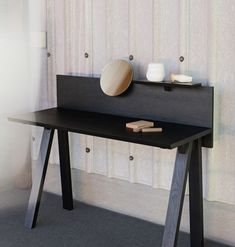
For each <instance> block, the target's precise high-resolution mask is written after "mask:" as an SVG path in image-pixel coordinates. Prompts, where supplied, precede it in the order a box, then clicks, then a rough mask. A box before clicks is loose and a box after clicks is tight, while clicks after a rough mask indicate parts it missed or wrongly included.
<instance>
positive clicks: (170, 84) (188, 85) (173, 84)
mask: <svg viewBox="0 0 235 247" xmlns="http://www.w3.org/2000/svg"><path fill="white" fill-rule="evenodd" d="M133 83H136V84H143V85H150V86H162V87H164V89H165V90H166V91H171V90H172V88H174V87H180V88H196V87H201V86H202V84H201V83H199V82H190V83H181V82H171V81H163V82H152V81H148V80H137V81H133Z"/></svg>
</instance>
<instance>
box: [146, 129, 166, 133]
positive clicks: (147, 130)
mask: <svg viewBox="0 0 235 247" xmlns="http://www.w3.org/2000/svg"><path fill="white" fill-rule="evenodd" d="M141 131H142V132H145V133H147V132H149V133H150V132H158V133H159V132H162V128H144V129H141Z"/></svg>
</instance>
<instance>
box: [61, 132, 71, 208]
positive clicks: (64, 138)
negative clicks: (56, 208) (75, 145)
mask: <svg viewBox="0 0 235 247" xmlns="http://www.w3.org/2000/svg"><path fill="white" fill-rule="evenodd" d="M58 143H59V156H60V176H61V187H62V198H63V208H64V209H67V210H72V209H73V193H72V182H71V169H70V158H69V140H68V131H64V130H58Z"/></svg>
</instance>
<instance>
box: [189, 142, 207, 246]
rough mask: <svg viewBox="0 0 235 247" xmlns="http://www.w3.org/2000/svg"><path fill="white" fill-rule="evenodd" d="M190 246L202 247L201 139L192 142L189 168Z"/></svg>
mask: <svg viewBox="0 0 235 247" xmlns="http://www.w3.org/2000/svg"><path fill="white" fill-rule="evenodd" d="M189 206H190V237H191V247H203V246H204V236H203V191H202V147H201V139H198V140H196V141H195V142H194V145H193V150H192V157H191V163H190V169H189Z"/></svg>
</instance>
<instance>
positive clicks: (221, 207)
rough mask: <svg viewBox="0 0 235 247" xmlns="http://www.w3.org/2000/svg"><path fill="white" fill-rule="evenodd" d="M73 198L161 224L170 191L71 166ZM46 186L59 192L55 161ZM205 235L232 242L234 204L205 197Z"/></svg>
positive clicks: (184, 216)
mask: <svg viewBox="0 0 235 247" xmlns="http://www.w3.org/2000/svg"><path fill="white" fill-rule="evenodd" d="M72 177H73V194H74V198H75V199H77V200H80V201H83V202H85V203H88V204H92V205H95V206H99V207H102V208H106V209H109V210H113V211H116V212H119V213H123V214H127V215H131V216H134V217H137V218H141V219H145V220H148V221H151V222H154V223H158V224H164V222H165V215H166V206H167V203H168V196H169V191H166V190H161V189H154V188H152V187H150V186H145V185H141V184H133V183H129V182H127V181H123V180H119V179H110V178H107V177H105V176H102V175H97V174H88V173H86V172H84V171H80V170H77V169H73V170H72ZM45 190H46V191H48V192H52V193H55V194H61V185H60V174H59V167H58V166H57V165H50V166H49V170H48V174H47V177H46V184H45ZM188 205H189V200H188V196H186V197H185V202H184V209H183V213H182V221H181V230H182V231H186V232H189V207H188ZM204 222H205V223H204V224H205V236H206V237H207V238H209V239H212V240H214V241H217V242H222V243H224V244H229V245H233V246H235V234H234V229H235V206H233V205H228V204H224V203H218V202H208V201H204Z"/></svg>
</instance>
